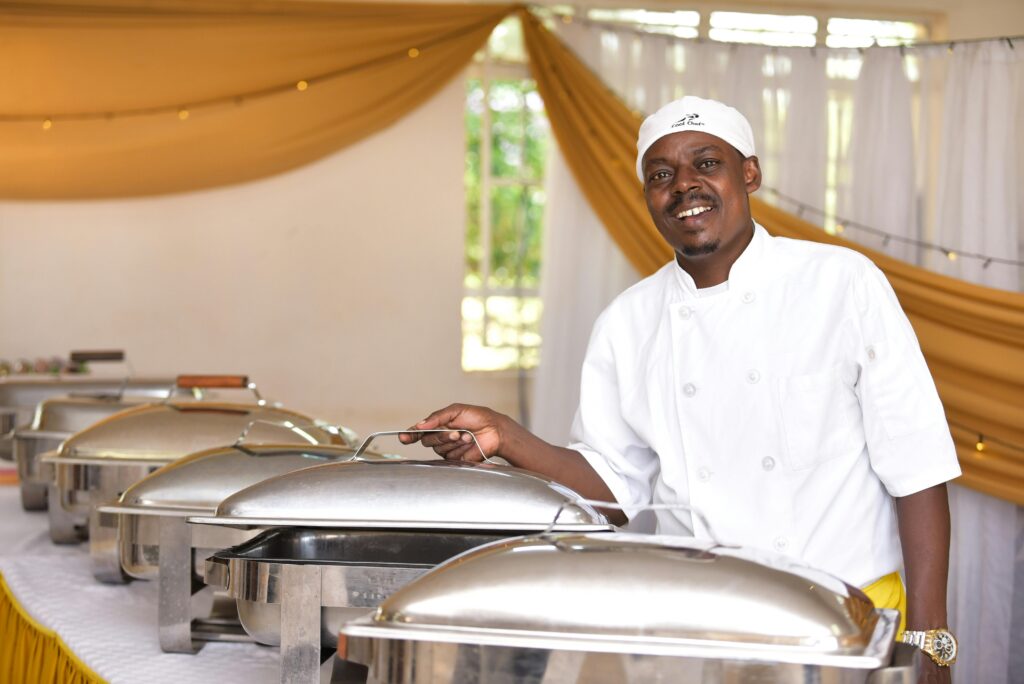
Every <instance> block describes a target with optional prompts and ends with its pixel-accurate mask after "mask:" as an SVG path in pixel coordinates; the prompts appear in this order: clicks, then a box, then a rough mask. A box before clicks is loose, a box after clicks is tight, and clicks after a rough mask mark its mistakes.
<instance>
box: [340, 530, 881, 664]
mask: <svg viewBox="0 0 1024 684" xmlns="http://www.w3.org/2000/svg"><path fill="white" fill-rule="evenodd" d="M898 620H899V616H898V613H897V611H889V610H885V611H876V610H875V609H874V606H873V605H872V603H871V601H870V600H869V599H868V598H867V596H865V595H864V594H863V593H862V592H860V591H859V590H857V589H854V588H852V587H849V586H848V585H846V584H844V583H843V582H841V581H840V580H838V579H836V578H834V577H832V576H830V575H828V574H826V573H823V572H817V571H814V570H811V569H809V568H806V567H803V566H800V565H797V564H795V563H794V562H793V561H792V560H791V559H785V558H782V557H778V556H773V555H768V554H761V553H758V552H754V551H750V550H746V549H738V548H724V547H719V546H715V545H714V544H713V543H711V542H704V541H702V540H695V539H680V538H665V537H654V536H651V535H636V534H625V533H615V534H603V535H583V534H550V535H538V536H530V537H518V538H514V539H509V540H504V541H499V542H494V543H491V544H487V545H485V546H481V547H479V548H477V549H474V550H471V551H468V552H466V553H464V554H462V555H460V556H456V557H455V558H453V559H451V560H450V561H448V562H446V563H444V564H442V565H440V566H438V567H437V568H435V569H434V570H432V571H430V572H428V573H426V574H424V575H423V576H422V577H420V578H419V579H417V580H416V581H414V582H412V583H410V584H408V585H406V586H405V587H404V588H402V589H400V590H399V591H397V592H395V593H394V594H392V595H391V596H390V597H389V598H387V599H385V600H384V601H383V602H382V603H381V604H380V606H379V608H378V610H377V611H376V613H375V614H373V615H371V616H366V617H364V618H360V619H359V620H356V621H354V622H352V623H349V624H348V625H346V626H344V627H343V628H342V629H341V633H342V634H344V635H346V636H348V637H350V638H353V637H354V638H371V639H373V638H375V639H395V640H412V641H432V642H447V643H473V644H484V645H493V646H509V647H522V648H540V649H557V650H572V651H604V652H617V653H635V654H649V655H667V656H682V657H699V658H724V659H740V660H750V659H753V660H764V661H771V662H791V663H803V664H817V665H823V666H826V665H831V666H839V667H848V668H856V669H861V668H864V669H873V668H878V667H883V666H885V665H887V664H888V661H889V656H890V653H891V649H892V647H893V642H894V638H895V634H896V628H897V626H898Z"/></svg>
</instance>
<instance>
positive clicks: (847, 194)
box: [533, 22, 1024, 684]
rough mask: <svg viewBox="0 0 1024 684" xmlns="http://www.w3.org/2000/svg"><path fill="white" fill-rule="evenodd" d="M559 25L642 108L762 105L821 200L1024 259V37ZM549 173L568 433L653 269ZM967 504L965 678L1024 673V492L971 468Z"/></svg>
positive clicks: (992, 273)
mask: <svg viewBox="0 0 1024 684" xmlns="http://www.w3.org/2000/svg"><path fill="white" fill-rule="evenodd" d="M558 30H559V31H560V33H561V35H562V38H563V39H564V40H565V41H566V43H567V44H568V45H569V46H570V47H571V48H572V49H573V50H574V51H575V52H576V53H577V54H578V55H579V56H580V57H581V58H582V59H583V60H584V62H586V63H587V64H588V65H589V66H590V67H591V68H592V69H593V70H594V71H595V72H597V73H598V74H600V75H601V77H602V78H603V79H604V81H605V82H606V83H607V84H608V86H609V87H611V88H612V89H613V90H615V91H616V92H617V93H618V94H619V96H620V97H622V98H623V100H624V101H625V102H626V103H627V105H629V106H630V107H632V108H634V109H636V110H638V111H645V112H650V111H653V110H654V109H656V108H657V107H658V106H660V105H661V104H663V103H664V102H666V101H668V100H669V99H672V98H675V97H679V96H681V95H686V94H693V95H701V96H705V97H713V98H717V99H722V100H724V101H726V102H728V103H730V104H733V105H734V106H736V107H737V108H739V109H740V110H741V111H743V112H744V113H745V114H747V115H748V116H749V117H750V119H751V125H752V127H753V128H754V133H755V138H756V142H757V146H758V152H759V154H760V155H762V156H763V159H762V161H763V164H762V165H763V166H764V167H765V168H766V178H765V183H766V185H769V186H772V187H777V188H778V190H780V191H781V192H782V193H784V194H785V195H788V196H790V197H792V198H795V199H796V200H797V201H798V202H800V203H802V204H804V205H806V206H807V207H810V208H817V209H820V210H824V209H826V208H828V209H831V210H833V211H835V212H836V213H837V214H838V215H839V216H841V217H843V218H846V219H852V220H854V221H857V222H860V223H863V224H865V225H868V226H871V227H874V228H877V229H879V230H882V231H885V232H888V233H891V234H893V235H901V236H906V237H909V238H919V239H922V240H927V241H930V242H941V244H943V245H945V246H947V247H948V249H952V250H962V251H967V252H971V251H974V252H979V253H985V254H990V255H996V256H1004V257H1009V258H1014V259H1016V258H1019V249H1020V245H1021V240H1020V232H1021V229H1022V227H1024V220H1022V213H1024V202H1022V201H1021V200H1020V199H1018V192H1017V188H1019V187H1020V183H1021V181H1022V180H1024V154H1022V152H1024V150H1022V149H1021V147H1022V142H1024V141H1022V140H1021V138H1020V137H1019V136H1018V134H1017V131H1016V128H1017V127H1018V126H1019V125H1020V124H1021V122H1022V121H1024V116H1022V113H1024V104H1022V102H1021V97H1022V90H1024V89H1022V87H1021V84H1022V82H1024V76H1022V74H1024V49H1020V47H1019V46H1018V48H1017V49H1016V50H1014V49H1012V48H1010V46H1009V45H1008V44H1007V43H1006V42H998V41H991V42H985V43H979V44H958V45H957V46H956V47H955V49H954V51H953V54H949V52H948V51H947V50H946V48H945V47H938V48H933V47H922V48H914V49H908V50H907V51H906V55H903V54H901V51H899V50H896V49H887V48H871V49H868V50H865V51H864V56H863V58H861V57H860V54H859V53H857V52H856V51H850V50H827V49H823V48H819V49H816V50H809V49H807V48H793V49H784V48H780V49H772V50H768V51H766V50H765V48H762V47H758V46H744V45H723V44H718V43H713V42H701V43H698V42H695V41H687V40H680V39H675V38H669V37H665V36H653V35H652V36H645V35H639V34H636V33H634V32H630V31H625V30H622V29H621V28H616V27H611V26H602V25H600V24H592V23H588V22H574V23H572V24H569V25H564V24H561V25H559V27H558ZM830 60H832V63H831V64H830ZM861 61H862V63H860V62H861ZM858 68H859V73H858ZM908 69H911V70H912V71H913V73H914V78H911V77H909V76H908ZM830 156H831V171H830V170H829V164H830ZM775 169H777V173H772V170H775ZM830 172H831V173H834V174H837V176H836V180H837V181H838V183H837V184H835V185H836V187H834V189H833V192H834V195H832V196H831V197H830V196H829V195H828V193H827V191H826V188H827V186H826V179H827V174H828V173H830ZM548 190H549V191H548V195H547V196H548V210H547V215H548V222H547V223H546V224H545V225H546V227H547V233H546V237H545V249H546V251H545V255H544V273H543V285H542V296H543V297H544V307H545V308H544V321H543V324H542V325H543V328H542V333H543V339H544V350H543V352H542V356H541V365H540V368H539V369H538V373H537V376H536V382H535V391H534V397H533V404H534V407H535V409H534V416H535V423H534V427H535V429H536V431H537V432H538V434H540V435H541V436H543V437H545V438H547V439H549V440H552V441H554V442H556V443H565V440H566V436H567V433H568V428H569V421H570V419H571V416H572V414H573V412H574V411H575V407H576V401H577V399H578V395H577V393H578V379H579V378H578V376H579V369H580V365H581V363H582V357H583V353H584V351H585V347H586V341H587V339H588V337H589V331H590V327H591V326H592V324H593V321H594V319H595V318H596V316H597V314H598V313H599V312H600V310H601V309H602V308H603V306H604V304H605V303H607V302H608V301H610V300H611V298H612V297H613V296H614V294H615V293H616V292H617V291H619V290H621V289H624V288H625V286H627V285H628V284H629V283H630V282H632V281H633V280H635V279H636V278H637V274H636V273H634V272H632V269H631V268H630V267H629V266H628V264H626V263H625V260H624V259H623V258H622V257H621V254H620V253H619V252H618V249H617V248H616V247H615V246H614V244H613V243H612V242H611V240H610V239H608V238H607V236H606V235H605V233H604V230H603V228H602V226H601V225H600V222H599V221H598V220H597V218H596V217H595V216H594V215H593V213H592V212H591V211H590V209H589V207H588V206H587V204H586V201H585V200H584V198H583V196H582V193H581V192H580V191H579V189H578V187H577V186H576V184H575V181H574V179H573V178H572V176H571V174H570V173H569V172H568V170H567V168H566V166H565V163H564V160H562V159H561V157H560V156H558V155H557V154H556V156H555V158H554V159H552V161H551V170H550V173H549V178H548ZM765 199H769V200H771V199H772V197H771V195H770V194H766V195H765ZM780 204H782V205H783V207H784V208H788V209H793V208H794V207H793V206H786V205H785V202H780ZM805 218H807V219H809V220H821V215H820V214H818V215H814V213H813V212H812V213H805ZM922 219H928V220H927V221H923V220H922ZM846 237H849V238H851V239H854V240H862V241H863V242H865V243H866V244H869V245H871V246H873V247H876V248H882V249H884V250H886V251H888V252H889V253H890V254H893V255H894V256H898V257H901V258H904V259H907V260H910V261H917V262H923V263H924V264H925V265H929V266H931V267H933V268H937V269H941V270H944V271H946V272H948V273H950V274H951V275H955V276H957V277H961V278H965V279H968V280H972V281H974V282H978V283H982V284H986V285H990V286H993V287H1002V288H1006V289H1018V288H1019V287H1020V277H1021V269H1020V268H1018V267H1015V266H999V265H998V264H995V263H993V264H990V265H989V267H988V268H983V267H982V262H979V261H976V260H975V261H971V260H967V259H958V260H956V261H950V260H949V259H948V258H946V256H945V255H944V254H943V253H941V252H937V251H935V250H918V249H915V248H913V247H905V246H903V245H902V244H901V243H900V242H898V241H896V240H889V241H887V242H886V243H885V244H884V245H883V244H882V238H880V237H874V236H871V235H870V234H868V233H865V232H864V231H860V232H858V231H856V230H854V229H851V230H850V231H848V233H847V234H846ZM950 506H951V509H952V514H953V536H952V549H951V554H950V583H949V606H950V624H951V627H952V628H953V630H954V631H955V632H956V633H957V635H958V636H959V638H960V640H961V645H962V651H961V656H960V661H959V662H958V664H957V665H956V667H955V677H956V680H957V681H960V682H986V683H992V684H1003V683H1006V682H1014V681H1022V680H1021V673H1022V672H1024V650H1022V649H1020V645H1021V644H1024V508H1021V507H1017V506H1014V505H1013V504H1010V503H1008V502H1005V501H1001V500H998V499H994V498H992V497H988V496H985V495H983V494H979V493H977V492H974V491H971V490H968V489H965V488H961V487H958V486H955V485H953V486H951V487H950ZM1011 646H1015V647H1016V648H1012V649H1011Z"/></svg>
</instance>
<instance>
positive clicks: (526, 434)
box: [499, 420, 627, 525]
mask: <svg viewBox="0 0 1024 684" xmlns="http://www.w3.org/2000/svg"><path fill="white" fill-rule="evenodd" d="M510 422H511V423H512V425H510V426H509V427H508V428H507V429H506V430H504V431H503V434H502V441H501V452H500V454H499V455H500V456H501V457H502V458H504V459H505V460H507V461H508V462H509V463H511V464H512V465H514V466H517V467H519V468H524V469H526V470H532V471H534V472H536V473H541V474H542V475H546V476H548V477H550V478H551V479H552V480H554V481H555V482H560V483H561V484H564V485H565V486H566V487H569V488H571V489H573V490H574V491H576V492H577V493H578V494H580V495H582V496H584V497H585V498H587V499H593V500H596V501H610V502H614V501H615V497H614V495H613V494H612V492H611V490H610V489H608V485H606V484H605V482H604V480H602V479H601V476H600V475H598V474H597V472H596V471H595V470H594V469H593V468H591V467H590V464H589V463H588V462H587V459H585V458H583V455H582V454H580V453H579V452H578V451H574V450H572V449H567V448H565V447H560V446H555V445H553V444H550V443H548V442H545V441H544V440H542V439H541V438H540V437H537V436H536V435H534V434H533V433H531V432H530V431H528V430H526V429H525V428H523V427H522V426H520V425H519V424H518V423H514V422H513V421H511V420H510ZM604 513H605V514H606V515H607V516H608V517H609V519H611V521H612V522H613V523H615V524H617V525H624V524H625V523H626V521H627V518H626V515H625V514H624V513H623V512H622V511H618V510H612V509H605V510H604Z"/></svg>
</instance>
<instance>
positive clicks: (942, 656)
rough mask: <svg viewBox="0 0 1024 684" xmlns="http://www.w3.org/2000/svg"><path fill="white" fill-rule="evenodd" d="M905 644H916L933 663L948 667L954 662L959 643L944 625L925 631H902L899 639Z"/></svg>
mask: <svg viewBox="0 0 1024 684" xmlns="http://www.w3.org/2000/svg"><path fill="white" fill-rule="evenodd" d="M900 641H902V642H903V643H905V644H910V645H912V646H917V647H918V648H919V649H921V650H922V651H924V652H925V653H927V654H928V655H929V656H930V657H931V659H932V660H933V661H934V662H935V664H937V665H939V666H941V667H949V666H950V665H952V664H953V663H955V662H956V657H957V655H958V653H959V645H958V644H957V643H956V637H955V636H953V633H952V632H950V631H949V630H948V629H946V628H945V627H942V628H940V629H929V630H927V631H925V632H912V631H909V630H908V631H906V632H903V638H902V639H900Z"/></svg>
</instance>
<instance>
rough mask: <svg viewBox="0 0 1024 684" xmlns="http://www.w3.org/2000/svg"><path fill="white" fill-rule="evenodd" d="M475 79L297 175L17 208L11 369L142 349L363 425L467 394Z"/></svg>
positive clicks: (476, 394)
mask: <svg viewBox="0 0 1024 684" xmlns="http://www.w3.org/2000/svg"><path fill="white" fill-rule="evenodd" d="M463 104H464V87H463V79H462V78H461V77H459V78H457V79H455V81H453V82H452V83H451V84H450V85H449V86H448V87H447V88H446V89H445V90H444V91H443V92H441V93H440V94H439V95H437V96H436V97H435V98H434V99H433V100H432V101H430V102H429V103H427V104H425V105H424V106H423V107H422V108H420V109H419V110H418V111H416V112H414V113H412V115H411V116H409V117H406V118H405V119H404V120H403V121H401V122H399V123H398V124H397V125H395V126H393V127H392V128H390V129H388V130H386V131H383V132H381V133H379V134H377V135H375V136H372V137H371V138H369V139H367V140H364V141H362V142H361V143H359V144H357V145H355V146H353V147H350V148H348V149H346V150H343V151H342V152H340V153H338V154H335V155H332V156H330V157H328V158H326V159H323V160H321V161H319V162H316V163H314V164H312V165H309V166H307V167H304V168H302V169H299V170H297V171H294V172H290V173H286V174H283V175H280V176H277V177H274V178H270V179H267V180H263V181H258V182H254V183H248V184H245V185H241V186H234V187H230V188H224V189H218V190H213V191H206V192H199V193H190V194H183V195H172V196H164V197H156V198H146V199H137V200H127V201H101V202H64V203H15V202H0V358H8V359H10V358H15V357H28V358H35V357H38V356H50V355H66V354H67V352H68V351H69V350H70V349H73V348H107V347H116V348H124V349H126V350H127V352H128V355H129V357H130V359H131V362H132V364H133V366H134V367H135V369H136V372H137V373H140V374H149V373H168V374H173V373H177V372H230V373H234V372H239V373H248V374H250V375H251V376H252V377H253V379H254V380H256V382H257V383H258V384H259V386H260V387H261V389H263V390H264V393H265V394H267V395H269V396H271V397H273V398H277V399H280V400H283V401H285V402H286V403H288V404H289V405H291V406H293V407H295V408H297V409H301V410H306V411H311V412H314V413H315V414H317V415H319V416H321V417H324V418H329V419H333V420H337V421H341V422H343V423H345V424H348V425H350V426H352V427H354V428H356V429H357V430H359V431H360V432H362V433H366V432H369V431H372V430H379V429H391V428H396V427H405V426H407V425H409V424H411V423H413V422H415V421H416V420H419V419H420V418H422V417H423V416H424V415H425V414H426V412H427V411H428V410H430V409H433V408H436V407H439V406H441V405H443V404H445V403H448V402H451V401H455V400H462V401H471V402H481V403H487V404H490V405H493V406H495V407H496V408H499V409H500V410H504V411H509V412H511V411H513V409H514V406H515V396H514V390H515V384H514V382H513V381H512V380H511V379H509V378H493V377H490V378H488V377H487V376H480V375H467V374H464V373H463V372H462V371H461V368H460V346H461V330H460V311H459V305H460V297H461V293H462V274H463V234H464V217H463V212H464V200H463V186H462V174H463V163H464V162H463V154H464V140H463V129H462V109H463Z"/></svg>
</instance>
